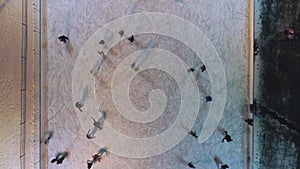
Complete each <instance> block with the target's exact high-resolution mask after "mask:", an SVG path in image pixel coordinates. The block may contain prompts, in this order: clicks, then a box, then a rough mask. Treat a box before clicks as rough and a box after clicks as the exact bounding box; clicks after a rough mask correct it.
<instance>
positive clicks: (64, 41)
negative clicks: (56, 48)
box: [58, 35, 69, 43]
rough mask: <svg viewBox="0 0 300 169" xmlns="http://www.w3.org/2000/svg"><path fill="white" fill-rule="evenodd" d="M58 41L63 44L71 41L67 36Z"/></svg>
mask: <svg viewBox="0 0 300 169" xmlns="http://www.w3.org/2000/svg"><path fill="white" fill-rule="evenodd" d="M58 39H59V40H60V41H61V42H63V43H67V42H68V41H69V38H68V37H67V36H65V35H62V36H60V37H58Z"/></svg>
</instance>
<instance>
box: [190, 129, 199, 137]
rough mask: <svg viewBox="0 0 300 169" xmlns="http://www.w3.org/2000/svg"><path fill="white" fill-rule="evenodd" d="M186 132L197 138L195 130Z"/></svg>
mask: <svg viewBox="0 0 300 169" xmlns="http://www.w3.org/2000/svg"><path fill="white" fill-rule="evenodd" d="M188 134H190V135H191V136H193V137H195V138H198V136H197V134H196V131H193V130H190V131H189V132H188Z"/></svg>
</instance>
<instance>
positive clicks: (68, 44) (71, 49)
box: [66, 42, 76, 59]
mask: <svg viewBox="0 0 300 169" xmlns="http://www.w3.org/2000/svg"><path fill="white" fill-rule="evenodd" d="M66 45H67V52H68V53H69V54H70V56H71V57H72V58H73V59H76V52H75V50H74V48H73V45H72V44H71V43H70V42H67V44H66Z"/></svg>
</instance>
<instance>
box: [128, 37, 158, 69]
mask: <svg viewBox="0 0 300 169" xmlns="http://www.w3.org/2000/svg"><path fill="white" fill-rule="evenodd" d="M153 46H154V40H150V41H149V42H148V43H147V45H146V46H145V47H144V48H146V47H147V48H153ZM150 54H151V50H143V52H141V54H140V55H139V56H137V57H136V59H135V61H134V62H133V63H132V64H131V68H132V69H133V70H135V71H138V70H139V68H140V67H141V66H143V64H144V62H145V61H146V60H147V59H148V58H149V56H150Z"/></svg>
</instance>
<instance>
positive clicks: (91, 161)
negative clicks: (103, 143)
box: [87, 147, 107, 169]
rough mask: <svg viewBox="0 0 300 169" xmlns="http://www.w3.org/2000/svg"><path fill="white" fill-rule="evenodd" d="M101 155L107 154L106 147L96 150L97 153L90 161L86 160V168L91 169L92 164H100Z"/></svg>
mask: <svg viewBox="0 0 300 169" xmlns="http://www.w3.org/2000/svg"><path fill="white" fill-rule="evenodd" d="M103 153H107V147H103V148H100V149H99V150H98V153H97V154H94V155H93V156H92V158H93V159H92V160H87V167H88V169H91V168H92V166H93V164H95V163H96V162H97V161H98V162H101V159H102V155H103Z"/></svg>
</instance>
